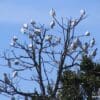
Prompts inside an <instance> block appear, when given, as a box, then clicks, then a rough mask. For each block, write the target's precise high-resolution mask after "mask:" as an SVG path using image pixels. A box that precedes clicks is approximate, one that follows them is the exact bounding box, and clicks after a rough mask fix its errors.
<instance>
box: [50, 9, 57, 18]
mask: <svg viewBox="0 0 100 100" xmlns="http://www.w3.org/2000/svg"><path fill="white" fill-rule="evenodd" d="M49 14H50V16H52V17H55V16H56V13H55V10H54V9H53V8H52V9H51V10H50V12H49Z"/></svg>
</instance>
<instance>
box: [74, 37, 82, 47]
mask: <svg viewBox="0 0 100 100" xmlns="http://www.w3.org/2000/svg"><path fill="white" fill-rule="evenodd" d="M74 44H75V45H77V46H79V47H82V43H81V41H80V40H79V38H76V39H75V40H74Z"/></svg>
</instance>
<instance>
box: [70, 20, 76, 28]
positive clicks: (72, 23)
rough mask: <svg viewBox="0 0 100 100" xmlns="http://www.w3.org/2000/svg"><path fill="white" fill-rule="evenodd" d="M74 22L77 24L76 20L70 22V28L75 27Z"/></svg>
mask: <svg viewBox="0 0 100 100" xmlns="http://www.w3.org/2000/svg"><path fill="white" fill-rule="evenodd" d="M76 22H77V20H76V19H74V20H71V27H73V26H75V24H76Z"/></svg>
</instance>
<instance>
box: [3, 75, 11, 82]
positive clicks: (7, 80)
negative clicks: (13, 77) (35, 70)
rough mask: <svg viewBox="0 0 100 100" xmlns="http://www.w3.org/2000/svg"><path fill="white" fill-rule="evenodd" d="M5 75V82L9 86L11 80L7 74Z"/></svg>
mask: <svg viewBox="0 0 100 100" xmlns="http://www.w3.org/2000/svg"><path fill="white" fill-rule="evenodd" d="M3 75H4V82H5V83H7V84H10V80H9V78H8V76H7V74H6V73H4V74H3Z"/></svg>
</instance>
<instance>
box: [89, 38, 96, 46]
mask: <svg viewBox="0 0 100 100" xmlns="http://www.w3.org/2000/svg"><path fill="white" fill-rule="evenodd" d="M94 45H95V39H94V38H93V39H92V40H91V41H90V47H93V46H94Z"/></svg>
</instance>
